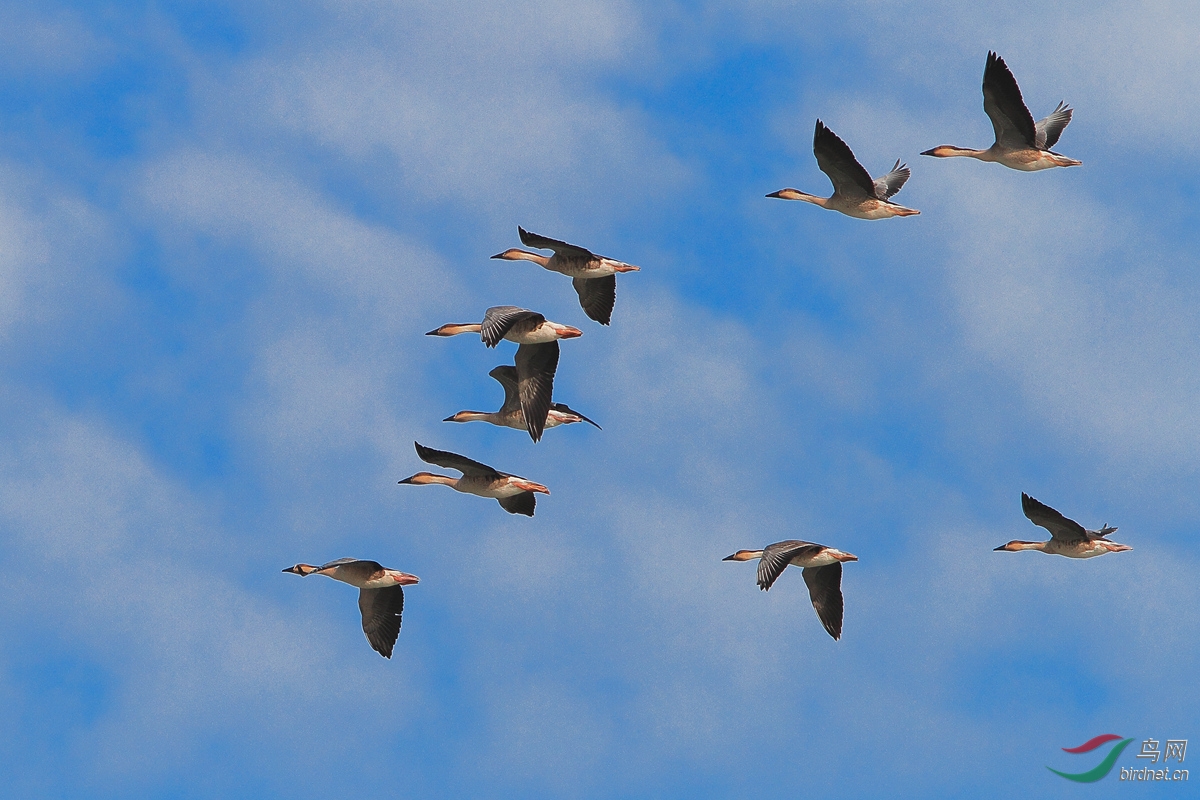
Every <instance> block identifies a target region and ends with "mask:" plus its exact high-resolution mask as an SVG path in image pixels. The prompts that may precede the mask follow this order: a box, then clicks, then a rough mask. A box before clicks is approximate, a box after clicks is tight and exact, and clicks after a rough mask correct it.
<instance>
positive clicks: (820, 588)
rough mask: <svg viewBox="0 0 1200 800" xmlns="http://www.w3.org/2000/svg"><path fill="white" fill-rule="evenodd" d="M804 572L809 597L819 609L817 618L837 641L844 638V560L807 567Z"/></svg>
mask: <svg viewBox="0 0 1200 800" xmlns="http://www.w3.org/2000/svg"><path fill="white" fill-rule="evenodd" d="M803 572H804V582H805V583H806V584H808V597H809V599H810V600H812V604H813V608H815V609H816V610H817V618H818V619H819V620H821V624H822V625H824V626H825V630H827V631H829V635H830V636H832V637H833V638H834V640H835V641H836V640H837V639H840V638H842V611H843V604H842V562H840V561H837V562H835V563H833V564H829V565H827V566H824V567H805V568H804V570H803Z"/></svg>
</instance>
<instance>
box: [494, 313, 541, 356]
mask: <svg viewBox="0 0 1200 800" xmlns="http://www.w3.org/2000/svg"><path fill="white" fill-rule="evenodd" d="M527 319H532V320H536V323H537V324H538V325H540V324H541V323H543V322H545V321H546V318H545V317H543V316H542V315H541V314H539V313H537V312H536V311H530V310H529V309H527V308H519V307H517V306H492V307H491V308H489V309H488V310H487V311H485V312H484V314H483V325H481V326H480V331H479V336H480V338H481V339H483V343H484V344H486V345H487V346H488V347H495V346H496V345H498V344H500V340H501V339H503V338H504V334H506V333H508V332H509V331H510V330H512V326H513V325H515V324H517V323H518V322H521V321H523V320H527Z"/></svg>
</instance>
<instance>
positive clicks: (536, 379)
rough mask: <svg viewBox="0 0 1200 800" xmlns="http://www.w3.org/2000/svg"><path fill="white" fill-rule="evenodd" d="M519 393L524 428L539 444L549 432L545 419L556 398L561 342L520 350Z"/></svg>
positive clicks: (518, 366) (526, 346) (518, 362)
mask: <svg viewBox="0 0 1200 800" xmlns="http://www.w3.org/2000/svg"><path fill="white" fill-rule="evenodd" d="M516 361H517V366H516V370H517V393H518V395H519V397H520V401H521V413H523V414H524V415H525V427H526V428H527V429H528V431H529V435H530V436H531V437H532V438H533V440H534V441H535V442H536V441H537V440H539V439H541V438H542V431H543V430H545V428H546V415H547V414H548V413H550V404H551V403H552V402H553V400H552V397H553V395H554V372H555V371H556V370H557V369H558V342H557V341H553V342H546V343H545V344H523V345H521V346H520V347H518V348H517V359H516Z"/></svg>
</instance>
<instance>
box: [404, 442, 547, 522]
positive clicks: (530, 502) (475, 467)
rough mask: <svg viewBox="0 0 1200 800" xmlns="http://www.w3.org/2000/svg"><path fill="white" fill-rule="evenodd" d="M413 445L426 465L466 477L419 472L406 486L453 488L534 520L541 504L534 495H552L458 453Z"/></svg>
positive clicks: (416, 443) (523, 479)
mask: <svg viewBox="0 0 1200 800" xmlns="http://www.w3.org/2000/svg"><path fill="white" fill-rule="evenodd" d="M413 444H414V445H416V448H417V456H418V457H419V458H420V459H421V460H422V461H424V462H426V463H427V464H434V465H436V466H439V467H445V468H446V469H454V470H458V471H459V472H461V473H462V477H461V478H452V477H450V476H449V475H435V474H433V473H431V472H418V473H417V474H416V475H413V476H411V477H408V478H405V479H404V480H402V481H400V483H402V484H408V485H413V486H426V485H429V484H435V483H440V484H442V485H445V486H449V487H450V488H452V489H454V490H455V491H456V492H463V493H465V494H473V495H475V496H477V497H490V498H493V499H494V500H496V501H498V502H499V503H500V507H501V508H503V509H504V510H505V511H507V512H508V513H510V514H524V515H525V516H527V517H532V516H533V511H534V507H535V505H536V502H537V501H536V498H535V497H534V493H541V494H550V490H549V489H547V488H546V487H545V486H542V485H541V484H540V483H534V482H533V481H531V480H527V479H526V478H522V477H519V476H517V475H509V474H508V473H506V472H500V471H498V470H495V469H492V468H491V467H489V466H488V465H487V464H481V463H479V462H478V461H474V460H472V459H470V458H467V457H466V456H460V455H459V454H457V453H448V452H446V451H445V450H434V449H433V448H432V447H425V446H424V445H422V444H421V443H420V442H413Z"/></svg>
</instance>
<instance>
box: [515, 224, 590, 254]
mask: <svg viewBox="0 0 1200 800" xmlns="http://www.w3.org/2000/svg"><path fill="white" fill-rule="evenodd" d="M517 235H519V236H520V237H521V244H523V245H525V246H526V247H534V248H537V249H538V250H553V251H554V252H555V253H559V254H561V255H563V256H566V257H568V258H585V259H593V258H595V257H596V256H595V255H594V254H593V253H592V251H591V250H587V249H585V248H582V247H579V246H577V245H573V244H567V243H566V242H564V241H560V240H559V239H551V238H550V237H549V236H541V235H540V234H536V233H530V232H529V231H527V230H525V229H524V228H522V227H521V226H520V225H518V226H517Z"/></svg>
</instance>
